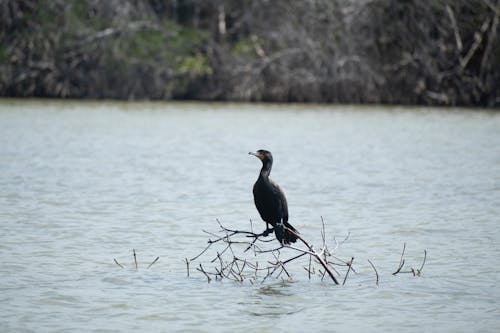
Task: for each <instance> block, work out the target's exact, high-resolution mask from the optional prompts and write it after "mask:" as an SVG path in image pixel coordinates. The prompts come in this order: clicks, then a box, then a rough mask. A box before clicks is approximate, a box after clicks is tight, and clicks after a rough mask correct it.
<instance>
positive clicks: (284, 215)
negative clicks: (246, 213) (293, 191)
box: [271, 180, 288, 223]
mask: <svg viewBox="0 0 500 333" xmlns="http://www.w3.org/2000/svg"><path fill="white" fill-rule="evenodd" d="M271 184H272V186H273V190H274V191H275V193H276V194H277V197H278V199H279V200H278V201H279V206H280V212H281V218H283V223H285V222H288V204H287V202H286V197H285V193H284V192H283V190H282V189H281V187H279V186H278V184H276V183H275V182H273V181H272V180H271Z"/></svg>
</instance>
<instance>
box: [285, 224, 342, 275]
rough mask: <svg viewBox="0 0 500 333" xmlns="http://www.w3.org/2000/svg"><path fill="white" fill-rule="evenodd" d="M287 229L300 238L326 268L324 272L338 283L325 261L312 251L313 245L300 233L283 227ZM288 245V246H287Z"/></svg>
mask: <svg viewBox="0 0 500 333" xmlns="http://www.w3.org/2000/svg"><path fill="white" fill-rule="evenodd" d="M285 228H286V229H287V230H288V231H290V232H291V233H292V234H294V235H295V236H297V238H298V239H300V240H301V242H302V243H303V244H304V245H305V246H306V247H307V248H308V249H309V250H310V251H311V252H312V253H313V255H314V256H315V257H316V259H318V261H319V263H320V264H321V266H323V268H324V269H325V270H326V272H327V273H328V275H329V276H330V278H331V279H332V281H333V282H334V283H335V284H339V281H338V280H337V278H336V277H335V275H333V272H332V271H331V270H330V268H329V267H328V264H327V263H326V262H325V260H324V259H323V258H321V256H320V255H319V254H318V253H317V252H315V251H314V249H313V247H312V246H311V245H309V243H307V242H306V241H305V240H304V238H302V236H300V234H298V233H297V232H295V231H293V230H292V229H290V228H287V227H285ZM287 247H288V246H287Z"/></svg>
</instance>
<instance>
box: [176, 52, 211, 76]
mask: <svg viewBox="0 0 500 333" xmlns="http://www.w3.org/2000/svg"><path fill="white" fill-rule="evenodd" d="M179 70H180V72H181V73H189V74H194V75H210V74H212V73H213V70H212V67H210V64H209V62H208V59H207V57H206V56H204V55H202V54H197V55H195V56H188V57H185V58H183V59H182V60H181V62H180V65H179Z"/></svg>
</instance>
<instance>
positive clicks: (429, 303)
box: [0, 100, 500, 332]
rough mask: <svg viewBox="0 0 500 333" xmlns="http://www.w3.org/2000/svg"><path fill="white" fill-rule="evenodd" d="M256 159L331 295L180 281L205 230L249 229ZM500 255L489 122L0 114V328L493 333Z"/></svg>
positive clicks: (499, 206) (320, 112)
mask: <svg viewBox="0 0 500 333" xmlns="http://www.w3.org/2000/svg"><path fill="white" fill-rule="evenodd" d="M261 148H264V149H268V150H270V151H272V152H273V154H274V167H273V171H272V174H271V177H272V178H273V179H274V180H275V181H276V182H277V183H278V184H280V186H281V187H282V188H283V189H284V191H285V193H286V195H287V198H288V206H289V212H290V222H291V223H292V224H293V225H294V226H296V227H297V228H298V229H299V230H300V232H301V234H302V235H303V237H305V238H307V239H308V240H310V241H311V242H312V243H314V244H318V243H321V218H323V219H324V221H325V224H326V237H327V239H329V240H333V239H334V237H335V239H343V238H345V237H346V236H347V235H349V237H348V239H347V240H346V241H345V242H344V243H342V244H341V245H340V246H339V247H338V248H337V249H336V252H335V254H336V255H338V256H340V257H343V258H351V257H354V258H355V261H354V266H353V267H354V268H356V273H351V275H350V276H349V278H348V279H347V280H346V284H345V285H344V286H335V285H333V284H332V283H331V281H328V280H323V281H321V279H320V278H319V277H313V278H312V279H311V280H309V279H308V277H307V273H305V272H304V271H303V270H301V269H302V268H301V267H299V268H298V269H297V272H296V273H295V274H294V276H293V279H292V280H288V279H286V280H283V279H281V278H278V279H275V278H272V279H267V280H266V281H265V282H264V283H254V284H251V283H248V282H244V283H237V282H232V281H212V282H210V283H208V282H207V279H206V278H205V277H204V276H203V275H202V274H197V273H199V272H197V271H196V270H195V269H191V274H190V276H189V277H187V274H186V265H185V263H184V258H191V257H193V256H194V255H196V254H197V253H199V252H200V251H201V250H202V249H203V248H204V247H205V245H206V241H207V239H208V235H207V234H205V233H204V232H203V230H209V231H210V230H212V231H215V230H217V222H216V219H219V220H220V221H222V222H223V223H224V224H225V225H226V226H230V227H234V228H238V229H246V228H249V220H250V219H251V220H252V221H253V222H252V226H253V228H256V229H257V228H262V229H263V228H264V224H263V223H262V222H261V221H260V219H259V216H258V213H257V211H256V209H255V207H254V204H253V198H252V186H253V183H254V181H255V180H256V178H257V175H258V171H259V169H260V162H259V161H258V160H257V159H256V158H255V157H252V156H249V155H248V152H249V151H255V150H257V149H261ZM403 244H406V253H405V258H406V262H407V266H408V267H419V266H420V264H421V262H422V258H423V251H424V250H426V251H427V260H426V263H425V266H424V268H423V270H422V275H421V276H420V277H414V276H413V275H412V274H398V275H396V276H394V275H392V272H394V271H395V270H396V269H397V267H398V264H399V261H400V255H401V251H402V247H403ZM132 249H135V250H136V252H137V259H138V265H139V268H138V269H137V270H136V269H135V267H134V266H135V265H134V262H133V256H132ZM156 257H159V259H158V261H157V262H156V263H155V264H154V265H153V266H151V267H150V268H149V269H148V268H147V266H148V265H149V264H150V263H151V262H152V261H153V260H154V259H155V258H156ZM114 258H116V259H117V261H118V262H120V263H121V264H122V265H124V267H125V268H120V267H119V266H118V265H116V264H115V263H114V261H113V259H114ZM499 258H500V114H499V113H498V112H492V111H486V110H468V109H434V108H403V107H385V106H380V107H372V106H367V107H357V106H315V105H266V104H207V103H113V102H77V101H66V102H59V101H43V100H32V101H17V100H2V101H0V331H1V332H69V331H71V332H130V331H136V332H169V331H176V332H214V331H217V332H233V331H237V330H245V331H250V332H276V331H289V332H304V331H314V332H333V331H335V332H380V331H384V332H415V331H423V332H431V331H433V332H472V331H474V332H476V331H478V332H498V331H500V305H499V299H500V288H499V286H498V283H499V281H500V265H499V263H500V261H499ZM368 259H369V260H371V261H372V262H373V263H374V265H375V267H376V268H377V271H378V274H379V285H376V284H375V279H376V276H375V274H374V271H373V269H372V268H371V266H370V265H369V263H368V261H367V260H368ZM292 269H293V265H292Z"/></svg>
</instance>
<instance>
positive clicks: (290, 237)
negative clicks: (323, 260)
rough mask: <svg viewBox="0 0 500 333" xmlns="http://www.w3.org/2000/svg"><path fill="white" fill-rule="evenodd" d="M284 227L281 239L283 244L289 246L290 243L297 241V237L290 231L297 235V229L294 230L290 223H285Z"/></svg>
mask: <svg viewBox="0 0 500 333" xmlns="http://www.w3.org/2000/svg"><path fill="white" fill-rule="evenodd" d="M284 226H285V227H286V229H285V233H284V235H283V236H284V237H283V244H290V243H295V242H296V241H297V235H295V234H294V233H293V232H291V231H290V230H293V231H294V232H295V233H297V234H298V233H299V232H298V231H297V229H295V228H294V227H293V226H292V225H291V224H290V223H288V222H285V223H284Z"/></svg>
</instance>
